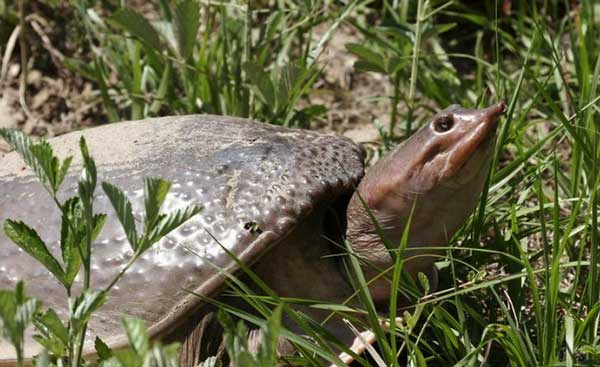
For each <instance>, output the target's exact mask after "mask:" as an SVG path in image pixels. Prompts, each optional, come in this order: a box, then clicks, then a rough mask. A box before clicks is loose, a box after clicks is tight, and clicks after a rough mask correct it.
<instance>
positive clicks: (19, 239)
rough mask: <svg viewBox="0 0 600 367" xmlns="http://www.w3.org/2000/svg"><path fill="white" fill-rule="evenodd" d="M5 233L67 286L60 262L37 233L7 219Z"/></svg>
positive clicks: (20, 223)
mask: <svg viewBox="0 0 600 367" xmlns="http://www.w3.org/2000/svg"><path fill="white" fill-rule="evenodd" d="M4 233H5V234H6V236H7V237H8V238H10V239H11V241H13V242H14V243H15V244H16V245H17V246H19V247H20V248H21V249H23V251H25V252H27V253H28V254H29V255H30V256H32V257H33V258H34V259H36V260H37V261H39V262H40V263H41V264H42V265H44V267H45V268H46V269H48V271H49V272H50V273H52V274H53V275H54V276H55V277H56V279H58V280H59V281H60V282H61V283H63V284H65V285H66V282H65V273H64V271H63V269H62V267H61V266H60V264H59V262H58V261H57V260H56V259H55V258H54V256H52V254H51V253H50V251H48V248H47V247H46V244H45V243H44V241H42V239H41V238H40V236H39V235H38V234H37V232H36V231H35V230H34V229H32V228H30V227H29V226H27V225H26V224H25V223H23V222H20V221H19V222H17V221H13V220H11V219H7V220H6V221H5V222H4Z"/></svg>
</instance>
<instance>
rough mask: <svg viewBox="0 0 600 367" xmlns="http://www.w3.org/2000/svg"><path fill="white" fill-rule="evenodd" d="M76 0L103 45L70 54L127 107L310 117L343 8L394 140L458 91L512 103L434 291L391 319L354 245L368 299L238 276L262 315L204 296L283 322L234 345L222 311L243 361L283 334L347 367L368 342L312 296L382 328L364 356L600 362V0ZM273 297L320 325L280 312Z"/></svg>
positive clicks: (359, 281)
mask: <svg viewBox="0 0 600 367" xmlns="http://www.w3.org/2000/svg"><path fill="white" fill-rule="evenodd" d="M76 5H77V6H79V8H80V12H79V13H78V14H79V19H78V21H80V22H81V23H82V24H85V25H86V26H85V28H84V29H85V32H86V37H87V42H89V44H94V45H97V48H95V49H94V50H95V51H94V52H96V54H94V56H93V57H92V58H91V59H90V60H70V61H69V67H71V68H72V69H73V70H76V71H77V72H79V73H81V75H83V76H85V77H87V78H89V79H91V80H93V81H95V82H96V85H97V87H98V90H99V91H100V95H101V98H102V100H103V103H104V106H105V109H106V112H107V114H108V115H109V116H110V118H111V119H112V120H115V121H116V120H119V119H129V118H132V119H136V118H141V117H146V116H154V115H160V114H176V113H217V114H228V115H237V116H248V117H253V118H257V119H260V120H263V121H268V122H272V123H277V124H284V125H290V126H307V122H308V121H309V120H310V119H313V118H317V117H318V116H319V115H320V114H322V113H323V112H324V111H325V109H324V108H325V107H323V106H318V105H308V106H305V107H302V108H301V107H299V106H300V104H298V102H299V101H301V100H302V99H303V98H304V97H306V96H307V95H310V92H311V88H312V87H313V85H314V82H315V80H317V79H318V78H319V73H320V71H321V66H322V65H320V64H319V62H318V54H319V52H320V51H321V50H322V48H323V47H325V48H326V47H327V40H328V36H329V35H330V34H331V33H330V32H335V31H337V25H339V24H341V23H342V22H344V23H347V24H348V25H351V26H353V27H355V29H356V30H357V31H359V32H360V34H361V37H362V38H361V41H357V42H353V43H349V44H347V45H346V48H347V50H348V52H349V53H352V54H354V55H355V56H356V57H357V58H358V61H357V62H356V63H355V72H356V73H360V72H369V73H379V74H382V75H384V76H385V77H386V78H387V79H388V80H389V83H390V85H391V86H392V88H391V90H392V93H391V95H389V96H387V98H389V100H390V106H391V109H390V111H389V114H390V121H391V124H390V129H388V130H387V131H385V134H384V136H383V138H384V139H385V140H386V142H387V143H392V142H395V141H397V140H402V139H403V138H405V137H406V136H408V135H410V134H411V133H412V132H413V131H414V130H415V129H416V128H417V127H418V125H419V124H421V123H422V122H423V121H424V120H425V119H426V118H427V117H429V116H431V114H432V113H433V112H434V110H435V109H437V108H440V107H445V106H447V105H449V104H451V103H460V104H462V105H464V106H482V105H486V104H488V103H489V102H491V101H495V100H498V99H503V100H506V101H508V102H509V107H508V112H507V115H506V117H505V118H504V119H503V121H502V124H501V126H500V129H499V133H498V140H497V146H496V150H495V153H494V157H493V164H492V169H491V170H490V175H489V178H488V180H487V183H486V186H485V189H484V192H483V195H482V198H481V200H480V202H479V205H478V208H477V210H476V212H475V213H474V215H473V216H472V217H471V218H470V220H469V221H468V222H467V223H466V224H465V225H464V226H463V228H462V229H461V230H460V231H459V232H458V233H457V234H456V235H455V236H454V237H453V238H452V239H451V241H450V242H449V244H448V246H447V247H445V248H444V250H445V255H444V256H442V257H440V259H439V262H438V264H437V265H438V268H439V269H440V274H441V275H440V279H441V283H440V287H439V289H438V290H437V291H435V292H433V291H429V292H425V293H424V294H422V295H421V296H419V297H418V299H416V300H415V306H414V307H412V308H408V309H400V310H396V309H395V308H394V307H392V310H391V311H390V315H388V316H391V319H392V320H395V316H402V320H400V321H398V322H397V323H396V322H392V323H391V325H390V324H389V323H386V322H385V321H384V320H383V319H382V315H378V314H377V313H376V312H375V310H374V306H373V305H372V302H371V301H370V298H369V295H368V292H364V290H365V289H366V286H367V284H365V280H364V277H361V275H360V274H361V273H360V266H358V264H357V262H358V261H359V259H357V258H355V257H353V256H350V257H349V259H350V260H351V261H350V269H349V271H350V272H351V273H352V274H353V275H354V276H353V279H354V281H355V285H356V288H357V292H356V298H357V299H359V300H360V302H359V303H360V304H361V309H353V308H350V307H349V306H348V305H337V304H324V303H323V302H322V301H312V300H298V299H285V298H281V297H277V296H276V295H274V294H272V293H271V292H270V290H269V289H268V287H266V285H264V284H262V283H261V282H260V280H259V279H256V278H255V277H250V278H251V279H253V280H254V282H258V283H259V284H260V285H261V286H262V287H261V289H262V291H263V293H264V294H266V295H267V296H264V295H261V294H258V293H256V292H255V291H253V290H252V288H251V287H248V286H247V285H245V284H244V283H243V282H241V281H240V280H239V279H238V278H236V277H235V276H231V277H230V283H229V289H230V292H231V293H232V294H234V295H237V296H238V297H242V298H243V299H244V300H246V301H247V302H248V303H249V304H251V305H253V306H254V307H255V308H256V310H257V312H256V313H255V314H251V313H247V312H245V311H243V310H238V309H235V308H233V307H231V306H229V305H227V304H222V303H218V302H217V301H215V300H207V301H211V302H215V303H216V304H217V305H218V306H219V307H220V308H221V309H222V310H223V311H225V312H227V313H230V314H233V315H235V316H236V317H237V318H241V319H244V320H246V321H247V322H248V323H249V324H255V325H258V326H260V327H262V328H263V329H264V330H266V334H267V335H269V337H268V338H267V339H266V340H267V341H266V342H265V343H266V344H265V350H264V351H262V352H260V353H263V354H261V355H260V356H259V355H252V354H250V355H248V353H249V352H248V351H247V348H245V347H244V345H243V344H241V347H239V348H237V349H236V348H235V347H234V346H235V345H236V344H235V342H234V341H235V340H238V341H239V342H240V343H242V341H241V340H242V339H243V334H244V332H243V330H242V329H241V327H239V326H237V325H236V324H235V323H234V322H231V321H229V320H228V319H227V318H226V317H225V316H223V318H222V320H223V324H224V326H225V328H226V330H227V332H228V333H229V334H228V335H229V338H230V339H229V348H228V351H229V352H230V353H232V354H233V356H232V359H234V360H238V361H239V360H242V359H245V360H252V361H254V362H253V363H257V364H258V365H265V366H266V365H269V364H272V361H273V358H274V357H273V356H274V354H273V353H274V352H273V345H274V344H273V343H275V341H276V338H275V335H279V336H282V337H284V338H286V339H288V340H289V341H290V342H292V343H293V344H294V345H295V347H296V349H297V351H298V353H297V354H296V355H295V356H293V357H288V358H287V359H286V360H287V361H291V362H293V363H296V364H298V365H306V366H309V365H310V366H313V365H316V366H325V365H328V363H334V364H335V365H338V366H341V365H342V362H341V361H340V360H339V359H338V358H337V351H338V350H342V351H344V352H346V353H348V354H353V353H352V352H351V351H350V350H348V348H347V346H344V345H342V344H340V343H339V342H338V341H336V340H335V338H333V336H332V335H330V334H329V333H328V332H327V331H326V330H325V329H324V328H323V327H322V326H321V325H319V324H318V323H316V322H314V320H310V319H309V318H308V317H307V316H306V315H304V314H302V313H301V312H299V311H298V310H297V309H295V308H294V307H292V306H293V305H294V304H302V305H312V307H319V308H325V309H328V310H330V311H331V313H333V314H337V315H339V316H340V317H342V318H345V319H347V320H348V322H349V323H351V324H352V325H354V326H356V327H357V329H361V330H362V329H364V328H368V329H371V330H373V332H374V334H375V336H376V339H377V348H376V349H373V350H371V351H367V352H366V354H365V355H363V356H357V355H354V357H355V359H356V362H355V363H356V365H360V366H373V365H381V364H384V365H386V366H409V365H410V366H425V365H431V366H506V365H511V366H534V365H539V366H559V365H560V366H581V365H596V364H598V363H600V344H599V338H598V336H599V324H600V290H599V289H600V288H599V287H598V284H600V268H599V265H600V237H599V235H600V233H599V227H598V209H599V198H598V188H599V187H600V162H599V161H600V122H599V121H600V115H599V113H600V110H599V103H598V102H599V101H600V97H599V94H598V82H599V78H600V31H599V27H600V6H599V5H598V4H596V3H595V2H594V1H591V0H588V1H581V2H569V1H565V2H563V1H550V0H547V1H541V0H540V1H531V2H510V1H489V2H481V3H480V2H467V1H425V0H415V1H390V0H382V1H378V2H369V1H364V2H362V1H357V2H351V3H348V4H347V5H344V4H341V3H334V2H329V1H325V0H323V1H318V0H315V1H306V2H292V1H277V2H261V1H256V2H254V1H251V2H243V3H242V2H231V3H221V2H194V1H181V2H178V3H177V4H175V5H172V4H167V2H159V9H160V18H161V20H160V21H155V22H150V21H147V20H146V19H145V18H144V17H143V16H142V15H141V14H139V13H136V12H134V11H132V10H128V9H126V8H124V7H121V6H120V5H119V6H116V7H115V8H114V9H108V10H107V9H100V10H98V9H97V8H96V10H97V12H98V13H97V14H95V13H94V11H96V10H93V9H90V8H88V7H87V6H86V4H84V3H83V2H76ZM200 14H201V15H202V17H199V15H200ZM192 15H196V16H192ZM317 27H324V28H325V29H326V30H327V31H326V32H320V31H321V30H322V28H318V30H319V32H317ZM196 33H198V34H199V37H198V38H191V37H190V34H196ZM317 33H319V35H322V36H317V35H316V34H317ZM319 37H320V38H319ZM315 38H316V39H317V41H315ZM315 60H316V62H315ZM115 75H117V76H118V78H117V79H116V80H115V78H114V76H115ZM111 76H112V77H111ZM398 245H402V244H398ZM399 258H400V259H401V256H399ZM242 265H243V264H242ZM243 268H244V270H245V271H246V272H248V273H250V274H251V269H248V268H245V267H243ZM396 269H398V267H397V268H396ZM389 274H393V275H392V276H391V279H390V281H391V282H393V286H394V289H397V288H402V287H406V285H405V282H401V281H400V279H402V277H401V275H400V273H399V272H396V273H394V272H393V271H391V272H389ZM421 283H422V284H420V286H421V288H422V289H423V288H424V289H426V290H427V288H428V285H427V284H426V282H425V281H421ZM361 290H362V291H361ZM403 291H406V292H407V291H410V289H409V290H406V289H404V290H403ZM17 293H18V292H17ZM21 299H22V297H21ZM272 310H277V312H276V313H275V314H276V315H278V312H279V311H281V312H282V313H283V314H284V315H286V317H288V318H290V319H291V320H294V322H295V323H296V324H298V325H301V326H302V327H303V329H304V332H305V335H307V336H306V337H303V336H299V335H296V334H293V333H291V332H289V331H288V330H286V329H285V327H283V326H282V325H281V324H280V323H279V322H278V321H277V320H276V319H273V318H271V319H270V320H269V321H267V320H268V319H269V318H268V315H270V314H271V312H272ZM256 314H258V315H262V316H263V317H262V318H261V317H259V316H256ZM357 315H368V317H366V319H367V320H368V321H367V322H366V323H365V322H364V321H362V320H363V319H364V318H363V317H358V316H357ZM236 338H237V339H236ZM334 346H335V347H336V348H337V349H336V348H334ZM236 358H237V359H236ZM253 358H254V359H253ZM325 361H327V362H325ZM207 363H214V364H209V365H217V364H218V361H215V360H211V361H209V362H207Z"/></svg>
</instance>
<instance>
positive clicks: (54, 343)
mask: <svg viewBox="0 0 600 367" xmlns="http://www.w3.org/2000/svg"><path fill="white" fill-rule="evenodd" d="M33 339H35V341H37V342H38V343H40V345H41V346H43V347H44V349H47V350H48V351H50V352H51V353H52V355H53V356H54V357H58V358H60V357H62V356H64V354H65V353H64V350H65V345H64V344H63V342H62V341H61V340H60V339H59V338H57V337H55V336H52V335H49V336H48V337H43V336H41V335H39V334H35V335H33ZM36 367H37V366H36Z"/></svg>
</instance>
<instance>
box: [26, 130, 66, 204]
mask: <svg viewBox="0 0 600 367" xmlns="http://www.w3.org/2000/svg"><path fill="white" fill-rule="evenodd" d="M29 149H30V150H31V154H32V155H33V157H34V159H35V160H36V164H34V167H33V168H34V170H35V171H36V174H37V176H38V177H39V178H40V181H41V183H42V184H43V185H45V186H46V188H47V189H48V191H50V192H52V193H53V194H56V190H57V185H56V177H57V176H58V174H59V173H58V172H59V169H58V168H59V167H58V166H59V163H58V158H56V157H55V156H54V152H53V151H52V147H51V146H50V144H48V142H46V141H42V142H41V143H38V144H34V145H32V146H31V147H30V148H29ZM38 171H39V172H38Z"/></svg>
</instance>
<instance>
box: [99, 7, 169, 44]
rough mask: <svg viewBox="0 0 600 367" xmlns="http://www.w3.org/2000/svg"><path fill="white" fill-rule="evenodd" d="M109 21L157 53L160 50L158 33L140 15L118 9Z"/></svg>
mask: <svg viewBox="0 0 600 367" xmlns="http://www.w3.org/2000/svg"><path fill="white" fill-rule="evenodd" d="M109 20H110V21H111V22H112V23H114V24H116V25H118V26H120V27H121V28H123V29H124V30H126V31H127V32H129V34H131V35H132V36H133V37H135V38H137V39H139V40H140V41H142V42H143V43H144V44H146V45H147V46H149V47H151V48H153V49H154V50H157V51H160V50H161V43H160V38H159V36H158V32H157V31H156V29H154V27H153V26H152V24H150V22H148V20H146V18H144V16H142V15H141V14H139V13H137V12H135V11H133V10H129V9H120V10H118V11H117V12H115V13H114V14H113V15H112V16H111V17H110V18H109Z"/></svg>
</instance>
